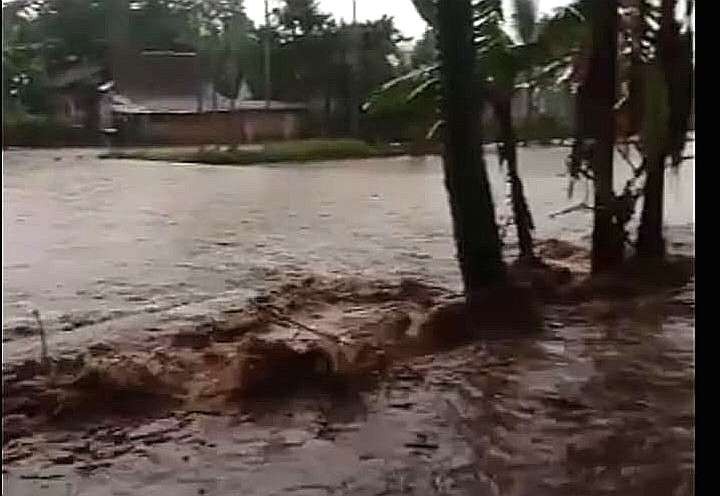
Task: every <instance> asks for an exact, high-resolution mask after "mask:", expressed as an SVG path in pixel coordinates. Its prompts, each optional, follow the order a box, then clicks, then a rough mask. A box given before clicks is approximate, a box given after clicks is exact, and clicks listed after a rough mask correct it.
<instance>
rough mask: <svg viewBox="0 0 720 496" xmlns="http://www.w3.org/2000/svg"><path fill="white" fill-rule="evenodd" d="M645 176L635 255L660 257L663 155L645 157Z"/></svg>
mask: <svg viewBox="0 0 720 496" xmlns="http://www.w3.org/2000/svg"><path fill="white" fill-rule="evenodd" d="M646 166H647V167H646V171H647V172H646V174H647V176H646V178H645V187H644V191H643V209H642V214H641V216H640V227H639V228H638V241H637V255H638V256H639V257H642V258H656V259H660V258H663V257H664V256H665V239H664V238H663V232H662V231H663V230H662V223H663V196H664V193H665V155H664V153H660V154H655V156H653V157H648V158H647V159H646Z"/></svg>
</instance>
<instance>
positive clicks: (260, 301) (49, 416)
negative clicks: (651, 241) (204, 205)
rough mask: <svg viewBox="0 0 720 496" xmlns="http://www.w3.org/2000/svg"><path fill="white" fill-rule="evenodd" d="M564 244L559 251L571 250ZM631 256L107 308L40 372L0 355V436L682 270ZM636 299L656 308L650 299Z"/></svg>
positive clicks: (409, 340) (431, 338)
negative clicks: (491, 274)
mask: <svg viewBox="0 0 720 496" xmlns="http://www.w3.org/2000/svg"><path fill="white" fill-rule="evenodd" d="M573 253H574V254H570V255H568V257H574V256H579V255H578V254H577V252H573ZM562 254H563V255H566V254H567V253H566V252H562ZM638 267H639V265H633V266H632V267H631V268H632V271H630V270H628V272H627V273H625V274H614V275H609V276H604V277H602V278H588V277H587V276H585V275H582V274H581V275H577V274H573V273H572V272H570V270H569V269H568V268H567V267H562V266H560V265H555V264H553V263H552V262H549V263H546V264H516V265H514V266H512V267H510V269H509V272H510V277H511V280H512V284H510V285H508V286H505V287H501V288H493V289H489V290H488V291H486V292H485V293H483V294H478V295H474V297H473V298H472V299H471V301H470V303H469V304H468V303H466V302H465V299H464V298H463V297H462V296H461V295H458V294H454V293H452V292H450V291H448V290H446V289H444V288H439V287H435V286H432V285H429V284H425V283H423V282H421V281H416V280H411V279H404V280H401V281H397V282H394V283H392V282H387V281H373V280H365V279H361V278H353V277H320V276H310V277H302V276H298V277H294V278H292V279H291V280H289V282H287V283H286V284H284V285H282V286H279V287H277V288H276V289H274V290H272V291H269V292H268V293H266V294H264V295H260V296H257V297H255V298H253V299H251V300H250V301H247V300H245V303H244V304H240V303H238V301H235V300H233V299H231V298H227V297H224V298H220V299H218V300H216V301H210V302H207V303H202V304H198V303H195V304H192V305H188V306H187V308H185V307H178V308H176V309H173V310H171V311H167V312H159V313H156V314H152V315H151V316H150V318H151V319H152V320H151V321H143V324H142V325H143V327H141V328H140V329H138V328H137V327H130V328H128V329H126V330H124V331H123V330H122V329H120V330H119V329H117V327H119V326H120V325H121V324H120V321H117V322H115V323H114V326H115V329H113V330H112V331H113V332H112V333H110V332H99V331H96V332H93V333H92V334H90V336H91V337H92V338H93V339H88V340H87V341H80V340H77V341H76V342H78V343H82V346H83V347H84V348H82V349H76V350H75V351H74V352H73V353H66V351H67V350H65V352H63V353H65V354H64V355H63V356H62V357H57V356H55V357H53V360H52V366H51V367H50V369H51V370H50V372H49V373H48V371H46V370H44V369H43V367H42V366H41V365H40V364H39V363H38V362H37V361H34V360H24V361H17V360H16V361H10V362H7V363H4V364H3V386H4V395H3V406H4V415H6V416H7V415H13V416H14V417H12V418H13V419H14V420H13V424H12V425H13V426H17V428H16V429H15V428H14V427H13V428H11V429H10V430H9V431H6V439H5V441H4V442H7V441H8V440H11V439H13V438H17V437H22V436H24V435H27V433H28V432H32V427H28V426H32V425H35V424H36V423H38V422H39V423H42V422H44V421H47V420H51V421H57V420H63V419H65V420H66V419H68V418H71V419H73V420H75V421H78V422H82V421H83V419H87V418H88V417H92V416H94V415H105V414H108V413H127V414H133V413H135V412H138V411H143V410H145V412H146V413H147V410H148V409H154V411H155V410H157V409H162V408H185V409H208V408H210V409H222V408H224V407H225V406H226V405H228V402H235V401H237V400H238V399H240V400H242V399H243V398H247V397H250V396H264V395H269V396H272V395H278V394H283V393H285V392H287V391H288V390H292V389H293V388H296V387H298V386H303V385H308V384H313V385H319V386H322V385H323V384H328V385H329V384H335V385H336V384H338V383H347V382H351V381H355V380H357V379H363V378H365V379H367V377H368V376H371V375H373V374H374V373H377V372H380V371H382V370H384V369H385V368H386V367H387V366H388V365H389V364H391V363H392V362H393V361H395V360H398V359H403V358H405V357H408V356H411V355H414V354H417V353H426V352H431V351H433V350H437V349H442V348H446V347H450V346H456V345H458V344H461V343H463V342H466V341H468V340H471V339H477V338H516V337H518V336H522V335H528V334H532V333H533V332H535V331H538V330H540V329H542V328H543V316H542V312H541V309H540V308H539V307H538V306H537V302H538V301H546V302H548V301H549V302H557V303H583V302H584V303H588V302H592V301H594V300H597V299H598V298H604V297H605V296H603V295H606V294H607V295H611V296H612V298H615V299H617V298H618V297H620V298H621V299H622V298H625V299H628V297H634V296H636V295H642V294H644V293H642V291H644V289H642V288H643V285H642V284H640V283H638V281H645V279H643V278H644V277H646V275H647V274H648V271H649V270H651V269H652V271H654V272H655V273H656V275H655V276H654V277H653V278H650V279H649V280H650V283H648V284H651V285H652V284H655V285H656V286H655V287H662V288H667V285H668V284H670V283H673V284H678V283H682V282H683V281H686V280H687V279H688V278H690V277H691V276H692V273H693V270H692V269H693V265H692V263H691V261H690V260H687V259H671V260H669V261H668V262H665V263H664V264H663V265H662V267H657V266H654V267H641V268H638ZM629 269H630V267H629ZM645 282H647V281H645ZM643 284H645V283H643ZM638 288H640V289H638ZM678 301H679V300H678ZM681 303H682V302H679V303H678V304H677V305H676V306H678V307H679V306H681V305H680V304H681ZM644 307H645V308H646V309H650V310H649V311H650V312H651V313H652V312H655V311H654V310H652V309H654V308H655V307H654V306H653V305H651V304H646V305H645V306H644ZM598 308H599V309H600V310H598ZM603 308H605V307H604V306H603V305H597V304H596V305H594V306H593V305H590V306H588V307H587V309H586V313H588V314H591V313H593V312H595V313H597V312H600V313H603V315H605V314H608V315H609V313H608V312H607V311H604V310H602V309H603ZM608 308H612V309H616V310H614V311H616V313H617V312H622V311H625V310H617V308H618V307H617V306H616V305H615V306H612V305H610V306H608ZM581 311H583V310H582V308H581ZM655 313H657V312H655ZM126 325H129V326H135V325H137V321H134V320H132V321H128V323H127V324H126ZM103 330H104V331H109V330H110V328H109V327H108V328H107V329H105V328H103ZM78 332H80V331H78ZM65 334H67V333H63V335H65ZM103 339H105V341H103ZM37 347H39V343H37ZM66 348H67V347H66ZM28 349H30V350H31V351H30V352H31V354H35V356H38V355H39V351H38V350H34V351H32V348H28ZM50 352H51V354H53V348H52V347H51V349H50ZM36 353H37V354H36ZM16 356H18V354H17V353H16ZM25 356H27V354H26V355H25ZM8 418H10V417H8Z"/></svg>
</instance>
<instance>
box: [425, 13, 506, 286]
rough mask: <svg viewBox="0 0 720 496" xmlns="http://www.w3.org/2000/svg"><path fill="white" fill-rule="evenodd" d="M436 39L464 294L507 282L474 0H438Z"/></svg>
mask: <svg viewBox="0 0 720 496" xmlns="http://www.w3.org/2000/svg"><path fill="white" fill-rule="evenodd" d="M438 28H439V29H438V31H439V33H438V38H439V39H438V41H439V44H438V46H439V50H440V58H441V62H442V65H441V75H442V83H443V84H442V86H443V113H444V118H445V129H444V133H443V134H444V145H445V146H444V152H443V165H444V171H445V186H446V188H447V191H448V197H449V202H450V213H451V215H452V219H453V229H454V235H455V242H456V245H457V257H458V261H459V263H460V270H461V272H462V276H463V283H464V286H465V294H466V297H467V298H468V299H469V300H470V299H472V296H473V295H474V294H475V293H476V292H477V291H479V290H482V289H483V288H486V287H488V286H490V285H494V284H498V283H504V282H505V276H506V273H505V265H504V263H503V261H502V253H501V247H500V238H499V236H498V230H497V224H496V222H495V207H494V205H493V201H492V196H491V194H490V183H489V180H488V177H487V171H486V170H485V162H484V160H483V153H482V152H483V150H482V139H481V138H482V137H481V134H480V119H479V117H478V116H479V115H480V109H481V105H480V95H479V92H478V85H477V84H476V77H475V71H474V58H475V48H474V46H473V39H472V36H473V34H472V16H471V8H470V0H440V1H439V3H438Z"/></svg>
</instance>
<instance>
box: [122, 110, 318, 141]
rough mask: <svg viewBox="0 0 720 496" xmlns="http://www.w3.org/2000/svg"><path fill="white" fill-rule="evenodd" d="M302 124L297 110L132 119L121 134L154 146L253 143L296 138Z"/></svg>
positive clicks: (136, 116) (146, 116) (147, 116)
mask: <svg viewBox="0 0 720 496" xmlns="http://www.w3.org/2000/svg"><path fill="white" fill-rule="evenodd" d="M303 122H304V113H303V112H301V111H297V110H287V111H283V110H273V111H270V112H266V111H255V110H241V111H235V112H205V113H201V114H197V113H193V114H151V115H134V116H132V117H131V118H130V119H129V120H128V124H126V125H127V126H129V128H130V129H128V130H127V131H126V133H124V134H125V135H126V136H129V137H130V139H131V140H135V139H137V140H139V141H144V142H148V143H153V144H193V145H195V144H198V145H199V144H214V143H217V144H234V143H254V142H257V141H262V140H278V139H285V140H287V139H295V138H298V137H300V136H301V134H302V131H303Z"/></svg>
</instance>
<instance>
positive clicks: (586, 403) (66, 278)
mask: <svg viewBox="0 0 720 496" xmlns="http://www.w3.org/2000/svg"><path fill="white" fill-rule="evenodd" d="M564 153H565V151H564V150H559V149H552V148H545V149H525V150H522V151H521V157H520V158H521V163H522V164H523V171H524V177H525V179H526V181H527V183H526V188H527V189H528V197H529V201H530V205H531V208H532V210H533V213H534V215H535V217H536V224H537V226H538V233H537V234H538V238H551V237H554V238H561V239H563V240H566V241H570V242H573V243H576V244H579V245H584V244H586V243H587V234H588V232H589V217H588V215H587V214H586V213H584V212H577V213H572V214H568V215H566V216H560V217H556V218H554V219H550V218H549V217H548V214H550V213H552V212H554V211H557V210H560V209H562V208H563V207H565V206H567V205H568V204H569V203H572V201H568V200H567V198H566V195H565V188H566V184H567V183H566V179H565V178H563V177H560V175H561V174H562V173H563V172H564V171H563V156H564ZM4 159H5V163H4V178H5V188H4V194H5V198H4V205H3V206H4V209H5V216H4V226H3V228H4V232H3V234H4V240H5V244H4V301H3V304H4V312H5V318H4V332H3V341H4V342H5V343H4V348H5V350H6V352H7V353H8V354H9V355H10V356H13V355H14V356H15V359H19V358H22V356H23V354H24V353H27V352H29V350H33V351H32V352H33V353H34V352H35V351H36V350H35V348H37V346H36V345H35V344H34V342H35V341H36V340H37V338H36V337H29V336H27V334H30V333H34V325H33V323H32V321H31V320H29V319H28V312H29V309H30V308H38V309H39V310H40V311H41V313H42V316H43V321H44V322H46V326H47V327H48V330H49V333H51V335H52V336H51V338H52V341H51V351H52V350H53V349H58V348H59V347H60V346H61V345H62V344H63V343H66V345H67V347H69V348H71V347H73V346H75V347H80V346H82V345H83V344H87V342H86V340H87V339H88V336H89V335H92V336H93V337H95V338H96V337H97V336H102V335H105V334H107V335H110V334H111V333H113V332H115V333H116V334H118V335H120V334H121V333H119V331H117V329H118V328H120V327H122V326H121V325H119V324H117V325H116V324H115V323H116V322H120V321H123V319H126V320H127V319H131V320H132V319H133V318H137V319H141V320H142V319H143V318H145V317H147V316H148V315H155V317H153V318H157V316H162V315H165V314H166V312H167V311H168V310H169V309H171V308H180V309H182V308H186V309H187V308H192V309H194V311H195V312H196V313H197V312H202V309H203V308H204V305H207V302H208V301H212V299H213V298H215V299H216V298H217V297H218V295H221V294H228V295H233V297H234V298H235V299H237V300H238V301H240V300H243V299H246V298H247V297H249V296H252V295H254V294H255V293H256V292H258V291H262V290H263V289H264V288H268V287H273V286H275V285H277V284H278V283H280V282H282V281H284V280H285V279H286V277H287V274H289V273H295V274H323V275H327V274H333V273H335V274H339V275H343V276H345V275H348V274H354V275H357V276H358V277H360V278H365V279H367V278H379V279H385V280H390V281H393V280H396V279H399V278H400V277H401V276H412V277H413V278H416V279H419V280H422V281H425V282H430V283H432V284H435V285H439V286H443V287H445V288H448V290H450V291H452V290H456V289H457V288H458V286H459V283H458V274H457V269H456V266H455V262H454V259H453V245H452V241H451V237H450V227H449V219H448V213H447V205H446V197H445V192H444V190H443V186H442V172H441V169H440V162H439V160H438V159H437V158H432V157H429V158H426V159H410V158H395V159H384V160H372V161H349V162H341V163H334V164H313V165H307V164H306V165H302V166H293V165H283V166H273V167H236V168H233V167H204V166H188V165H171V164H158V163H143V162H132V161H109V160H108V161H98V160H96V159H93V158H92V152H90V151H88V150H70V151H62V152H58V151H50V150H48V151H32V152H28V151H13V152H7V153H5V156H4ZM489 162H490V166H489V170H490V171H491V173H492V176H493V183H494V185H495V186H496V188H495V189H496V192H495V193H496V202H497V203H498V204H502V203H503V194H504V192H503V187H502V186H503V185H502V176H501V174H500V173H499V171H498V170H497V167H496V164H495V162H494V157H492V156H490V157H489ZM619 170H621V168H620V167H619ZM667 189H668V198H667V201H666V207H667V208H666V210H667V212H666V218H667V222H668V224H669V229H668V237H669V241H671V242H672V243H673V244H672V245H671V246H672V249H673V250H675V251H679V252H683V253H685V254H692V252H693V243H692V241H693V167H692V164H686V165H685V166H683V168H681V169H680V171H679V172H678V173H677V174H673V173H670V175H669V177H668V187H667ZM580 193H582V188H580ZM581 196H582V195H580V197H581ZM580 199H581V198H578V200H580ZM575 201H577V200H575ZM508 241H509V243H508V244H509V245H510V247H509V251H512V240H511V239H509V240H508ZM193 302H196V305H195V306H194V307H193V305H188V304H192V303H193ZM693 302H694V285H693V284H692V283H690V284H688V285H685V286H684V287H682V288H680V289H677V290H675V291H673V292H668V293H663V294H661V295H659V296H658V295H655V296H654V297H653V298H646V299H640V300H638V301H637V302H635V303H633V304H632V305H629V306H628V305H625V306H618V305H617V304H613V303H608V302H603V301H595V302H588V303H587V304H585V305H581V306H576V307H572V308H568V307H556V306H547V307H546V310H545V319H546V327H547V330H546V331H545V332H544V333H543V334H542V335H541V336H536V337H532V338H526V339H522V340H519V339H513V340H508V341H505V342H504V341H490V342H483V343H475V344H467V345H464V346H460V347H458V348H456V349H452V350H448V351H443V352H437V353H432V354H429V355H421V356H417V357H414V358H408V359H406V360H403V361H400V362H397V363H394V364H392V365H391V366H390V369H389V371H388V372H387V373H385V374H382V375H380V376H379V377H377V378H376V379H375V381H374V383H373V384H371V385H369V386H367V385H366V386H365V387H363V388H360V389H356V388H350V389H345V390H344V391H343V394H339V393H338V392H337V391H333V394H330V393H329V392H328V391H327V390H325V389H323V390H320V391H318V390H315V391H303V392H302V394H300V393H296V394H293V395H291V396H289V397H287V398H285V399H277V398H275V399H269V398H268V399H265V400H262V401H261V400H254V401H253V402H249V401H244V402H242V403H240V404H237V405H235V406H234V407H233V408H232V409H231V410H230V411H228V410H223V411H222V412H218V411H205V412H194V413H193V412H191V411H189V410H188V409H187V408H180V409H178V410H175V411H174V412H172V414H171V415H168V414H167V413H166V412H161V411H157V412H155V413H153V412H152V411H151V412H147V415H146V416H145V417H144V418H138V417H137V416H135V417H124V418H122V419H119V418H106V419H105V420H104V421H103V420H101V421H99V425H94V427H95V428H92V429H89V425H90V424H89V423H88V425H85V426H83V427H82V428H79V429H78V428H77V426H74V427H73V428H72V429H70V428H69V427H68V426H62V425H55V426H54V427H52V428H50V429H48V428H45V429H42V430H38V431H35V432H34V435H31V436H28V435H23V436H20V437H18V438H17V439H15V440H13V441H11V443H13V444H11V445H7V446H6V450H7V451H9V452H10V453H11V455H12V454H15V455H16V456H17V458H16V459H15V460H11V459H7V457H6V460H5V461H6V462H9V464H8V466H7V470H8V474H7V475H6V477H5V488H6V490H7V491H8V494H168V493H177V494H258V495H260V494H262V495H265V494H299V495H310V494H313V495H314V494H318V495H325V494H343V495H344V494H353V495H354V494H358V495H360V494H368V495H379V494H418V495H420V494H473V495H475V494H478V495H483V494H488V495H489V494H502V495H506V494H517V495H525V494H539V495H544V494H548V495H550V494H568V495H570V494H572V495H575V494H628V495H632V494H638V495H640V494H659V495H663V494H668V495H685V494H692V493H693V491H692V485H691V480H692V471H693V466H694V458H693V439H694V430H693V429H694V410H693V384H694V358H693V347H694V320H693V313H694V311H693V308H694V307H693V305H694V303H693ZM233 304H237V303H233ZM183 305H184V306H183ZM224 305H226V304H224ZM99 321H104V322H103V323H98V322H99ZM125 325H126V327H127V324H125ZM131 325H132V324H131ZM103 326H104V327H103ZM130 335H131V334H125V335H124V336H126V337H127V336H130ZM73 341H74V342H73ZM31 342H32V343H33V345H30V344H28V343H31ZM32 346H35V348H33V347H32ZM9 422H10V423H12V422H16V423H17V424H20V423H22V419H21V418H20V419H9V418H6V419H5V423H6V426H7V425H8V423H9ZM65 491H70V492H65Z"/></svg>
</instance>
